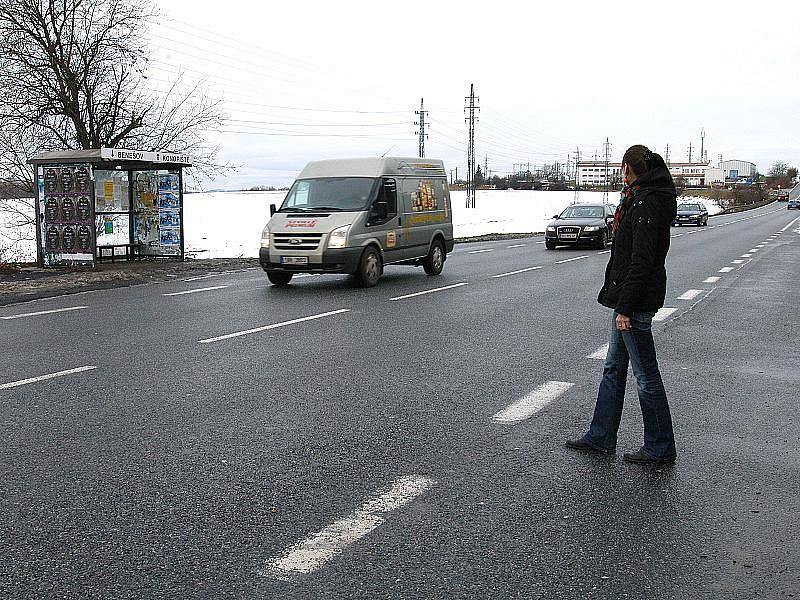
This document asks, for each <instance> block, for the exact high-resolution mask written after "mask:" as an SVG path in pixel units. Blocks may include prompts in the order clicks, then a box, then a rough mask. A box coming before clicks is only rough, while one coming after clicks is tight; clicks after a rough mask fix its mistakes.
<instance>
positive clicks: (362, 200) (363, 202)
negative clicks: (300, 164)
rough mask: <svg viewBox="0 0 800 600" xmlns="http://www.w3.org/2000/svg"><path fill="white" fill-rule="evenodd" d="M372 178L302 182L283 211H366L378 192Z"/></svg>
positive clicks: (291, 194)
mask: <svg viewBox="0 0 800 600" xmlns="http://www.w3.org/2000/svg"><path fill="white" fill-rule="evenodd" d="M377 184H378V179H375V178H371V177H324V178H321V179H299V180H297V181H295V182H294V185H293V186H292V189H290V190H289V193H288V194H286V199H285V200H284V201H283V204H281V208H280V210H282V211H301V212H303V211H313V210H340V211H360V210H365V209H366V208H367V207H368V206H369V205H370V203H371V202H372V200H373V199H374V197H375V194H376V193H377V190H378V185H377Z"/></svg>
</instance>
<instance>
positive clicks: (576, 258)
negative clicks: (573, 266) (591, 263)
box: [555, 254, 589, 265]
mask: <svg viewBox="0 0 800 600" xmlns="http://www.w3.org/2000/svg"><path fill="white" fill-rule="evenodd" d="M582 258H589V255H588V254H584V255H583V256H575V257H573V258H565V259H564V260H557V261H556V263H555V264H557V265H560V264H563V263H568V262H572V261H573V260H581V259H582Z"/></svg>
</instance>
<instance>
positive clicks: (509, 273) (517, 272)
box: [492, 267, 542, 279]
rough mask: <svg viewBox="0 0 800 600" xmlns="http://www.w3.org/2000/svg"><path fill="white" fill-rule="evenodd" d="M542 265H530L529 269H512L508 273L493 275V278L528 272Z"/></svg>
mask: <svg viewBox="0 0 800 600" xmlns="http://www.w3.org/2000/svg"><path fill="white" fill-rule="evenodd" d="M541 268H542V267H528V268H527V269H518V270H516V271H510V272H508V273H500V274H499V275H492V279H498V278H500V277H508V276H509V275H517V274H519V273H527V272H528V271H537V270H538V269H541Z"/></svg>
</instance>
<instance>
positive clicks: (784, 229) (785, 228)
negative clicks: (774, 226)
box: [780, 217, 800, 233]
mask: <svg viewBox="0 0 800 600" xmlns="http://www.w3.org/2000/svg"><path fill="white" fill-rule="evenodd" d="M798 220H800V217H797V219H795V220H794V221H792V222H791V223H789V224H788V225H787V226H786V227H784V228H783V229H781V231H780V232H781V233H783V232H784V231H786V230H787V229H789V227H791V226H792V225H794V224H795V223H796V222H797V221H798Z"/></svg>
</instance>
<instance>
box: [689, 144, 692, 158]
mask: <svg viewBox="0 0 800 600" xmlns="http://www.w3.org/2000/svg"><path fill="white" fill-rule="evenodd" d="M689 162H690V163H691V162H692V142H689Z"/></svg>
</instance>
